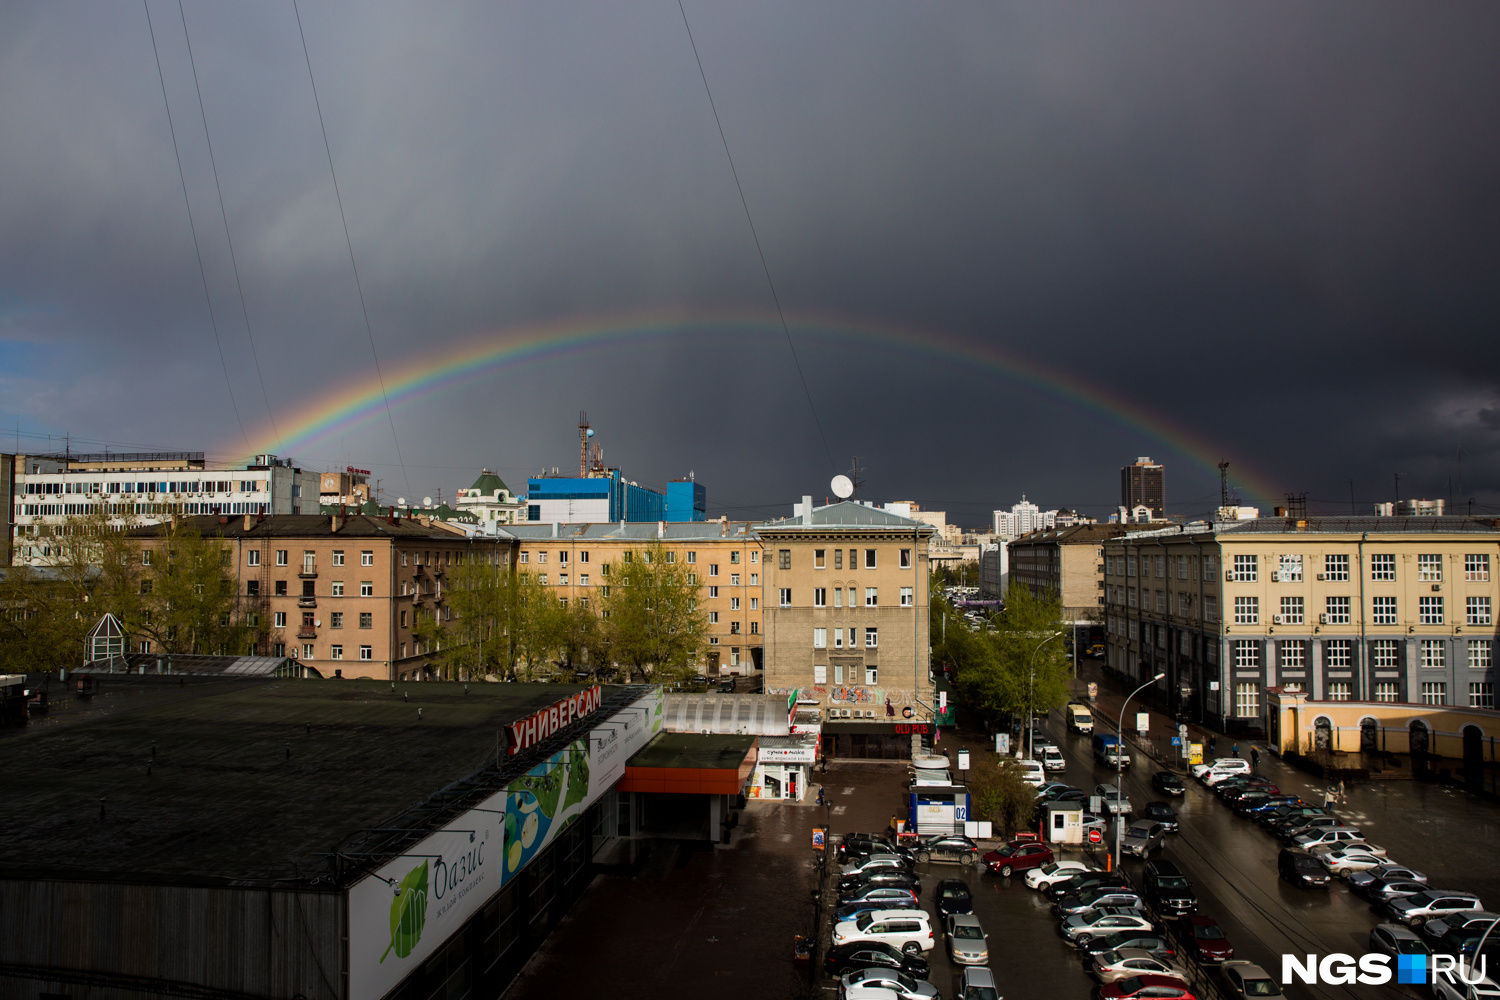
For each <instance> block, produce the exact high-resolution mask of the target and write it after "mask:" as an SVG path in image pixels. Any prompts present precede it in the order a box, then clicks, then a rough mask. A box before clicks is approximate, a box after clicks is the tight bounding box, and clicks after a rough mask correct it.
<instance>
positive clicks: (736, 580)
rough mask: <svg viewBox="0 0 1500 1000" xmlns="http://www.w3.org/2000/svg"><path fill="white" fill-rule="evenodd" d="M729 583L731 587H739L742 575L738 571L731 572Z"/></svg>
mask: <svg viewBox="0 0 1500 1000" xmlns="http://www.w3.org/2000/svg"><path fill="white" fill-rule="evenodd" d="M729 585H730V586H731V587H738V586H739V585H740V575H739V574H738V573H730V574H729Z"/></svg>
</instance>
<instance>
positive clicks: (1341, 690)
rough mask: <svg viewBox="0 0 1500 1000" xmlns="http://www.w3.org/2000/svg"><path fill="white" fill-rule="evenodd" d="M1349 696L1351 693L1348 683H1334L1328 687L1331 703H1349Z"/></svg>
mask: <svg viewBox="0 0 1500 1000" xmlns="http://www.w3.org/2000/svg"><path fill="white" fill-rule="evenodd" d="M1349 695H1350V691H1349V682H1348V681H1334V682H1333V683H1332V684H1329V685H1328V700H1329V701H1348V700H1349Z"/></svg>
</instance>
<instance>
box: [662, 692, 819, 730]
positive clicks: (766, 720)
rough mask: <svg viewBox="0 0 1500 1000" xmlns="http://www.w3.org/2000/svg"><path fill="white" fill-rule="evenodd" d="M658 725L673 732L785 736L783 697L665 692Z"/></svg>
mask: <svg viewBox="0 0 1500 1000" xmlns="http://www.w3.org/2000/svg"><path fill="white" fill-rule="evenodd" d="M662 728H664V729H666V730H667V731H668V732H673V733H748V734H750V735H753V736H785V735H786V734H787V733H788V732H790V731H791V726H790V723H788V721H787V713H786V698H785V697H784V696H781V695H774V694H766V695H762V694H669V695H667V696H665V697H664V698H663V699H662Z"/></svg>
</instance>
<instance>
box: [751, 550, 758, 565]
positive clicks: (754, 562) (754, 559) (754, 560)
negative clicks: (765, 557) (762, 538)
mask: <svg viewBox="0 0 1500 1000" xmlns="http://www.w3.org/2000/svg"><path fill="white" fill-rule="evenodd" d="M750 565H752V566H758V565H760V553H759V552H758V551H752V552H751V553H750Z"/></svg>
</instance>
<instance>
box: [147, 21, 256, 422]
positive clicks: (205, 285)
mask: <svg viewBox="0 0 1500 1000" xmlns="http://www.w3.org/2000/svg"><path fill="white" fill-rule="evenodd" d="M141 6H143V7H145V8H146V29H147V30H148V31H150V32H151V53H152V55H154V56H156V78H157V80H159V81H161V102H162V105H163V106H165V107H166V109H167V130H168V131H169V132H171V133H172V155H173V156H174V157H176V158H177V179H178V180H179V181H181V182H182V203H183V204H184V205H186V206H187V216H188V231H189V232H190V233H192V234H193V255H194V256H195V257H197V258H198V277H199V278H200V279H201V280H202V282H203V298H204V299H205V300H206V301H207V302H208V323H209V325H210V326H211V327H213V331H214V344H215V345H216V346H217V347H218V349H219V367H220V368H222V369H224V386H225V388H226V389H227V390H228V392H229V406H230V408H231V409H232V410H234V420H235V423H237V424H239V425H240V437H242V438H244V439H245V450H246V451H249V450H250V448H251V447H252V446H251V444H250V435H249V434H247V433H245V421H244V420H243V419H242V418H241V417H240V406H239V404H238V403H236V402H235V401H234V383H233V382H231V381H230V380H229V364H228V363H227V362H226V361H225V360H224V343H223V341H221V340H220V339H219V321H218V320H217V319H215V318H214V299H213V296H212V295H210V294H208V272H206V271H205V270H204V269H203V251H202V249H200V248H199V246H198V228H197V227H196V226H194V225H193V203H192V201H191V199H189V198H188V189H187V175H186V174H184V173H183V172H182V152H181V150H179V149H178V148H177V128H176V126H174V125H173V124H172V104H171V102H170V101H168V100H167V78H166V77H165V76H164V75H163V74H162V71H161V51H160V50H159V49H158V48H157V47H156V28H155V26H153V25H152V23H151V5H150V3H148V2H147V0H141Z"/></svg>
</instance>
